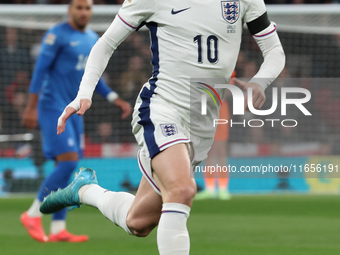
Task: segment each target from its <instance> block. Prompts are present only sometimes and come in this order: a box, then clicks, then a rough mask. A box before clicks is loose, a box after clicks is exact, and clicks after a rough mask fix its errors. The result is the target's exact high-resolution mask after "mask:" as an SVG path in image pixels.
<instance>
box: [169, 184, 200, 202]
mask: <svg viewBox="0 0 340 255" xmlns="http://www.w3.org/2000/svg"><path fill="white" fill-rule="evenodd" d="M195 194H196V185H194V184H191V183H189V184H182V185H176V186H174V187H172V189H171V190H169V192H168V197H167V200H169V201H174V202H176V203H180V204H185V205H190V204H191V203H192V200H193V199H194V197H195Z"/></svg>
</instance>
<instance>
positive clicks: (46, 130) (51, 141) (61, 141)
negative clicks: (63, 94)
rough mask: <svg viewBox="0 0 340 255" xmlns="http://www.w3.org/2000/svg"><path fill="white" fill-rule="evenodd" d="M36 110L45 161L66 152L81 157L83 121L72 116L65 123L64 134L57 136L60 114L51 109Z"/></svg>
mask: <svg viewBox="0 0 340 255" xmlns="http://www.w3.org/2000/svg"><path fill="white" fill-rule="evenodd" d="M41 108H42V107H39V110H38V121H39V125H40V129H41V135H42V147H43V152H44V156H45V157H46V158H47V159H55V158H56V157H57V156H58V155H60V154H63V153H66V152H77V153H78V156H79V158H82V157H83V149H84V121H83V117H82V116H79V115H77V114H74V115H72V116H71V117H70V118H69V119H68V120H67V123H66V127H65V132H63V133H62V134H60V135H57V122H58V118H59V116H60V115H61V113H62V112H60V111H58V110H51V109H41Z"/></svg>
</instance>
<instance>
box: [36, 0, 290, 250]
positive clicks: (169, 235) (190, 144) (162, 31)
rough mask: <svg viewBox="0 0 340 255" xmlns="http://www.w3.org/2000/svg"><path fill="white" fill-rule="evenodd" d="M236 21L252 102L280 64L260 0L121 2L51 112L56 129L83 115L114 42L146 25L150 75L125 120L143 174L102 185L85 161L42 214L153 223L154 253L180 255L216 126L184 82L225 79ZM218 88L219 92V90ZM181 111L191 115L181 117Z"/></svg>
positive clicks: (132, 228) (234, 51)
mask: <svg viewBox="0 0 340 255" xmlns="http://www.w3.org/2000/svg"><path fill="white" fill-rule="evenodd" d="M244 23H246V24H247V26H248V29H249V31H250V33H251V34H253V36H254V38H255V40H256V42H257V44H258V45H259V47H260V49H261V51H262V53H263V57H264V62H263V64H262V66H261V68H260V70H259V72H258V73H257V74H256V75H255V77H254V78H253V79H252V80H251V81H249V82H248V83H246V82H243V81H240V80H237V79H236V80H234V82H235V84H236V85H237V86H239V87H241V88H242V89H243V90H245V91H246V89H247V88H248V87H252V90H253V93H252V101H253V105H254V107H255V108H256V109H260V108H261V107H262V105H263V103H264V101H265V95H264V90H265V88H266V87H267V86H269V85H270V83H271V82H272V81H273V80H274V79H275V78H276V77H277V76H278V75H279V74H280V72H281V71H282V69H283V67H284V65H285V55H284V52H283V49H282V46H281V43H280V40H279V37H278V35H277V33H276V25H275V24H274V23H271V22H270V21H269V20H268V16H267V12H266V8H265V4H264V2H263V0H239V1H220V0H204V1H203V0H188V1H180V0H168V1H161V0H126V1H125V2H124V4H123V6H122V8H121V9H120V10H119V13H118V14H117V16H116V18H115V19H114V21H113V22H112V24H111V25H110V27H109V28H108V29H107V31H106V32H105V33H104V35H103V36H102V37H101V38H100V39H99V40H98V42H97V43H96V45H95V46H94V47H93V49H92V51H91V53H90V56H89V59H88V62H87V65H86V69H85V73H84V76H83V79H82V82H81V84H80V88H79V92H78V95H77V97H76V98H75V100H74V101H72V102H71V103H70V104H69V105H68V106H67V107H66V108H65V110H64V112H63V114H62V115H61V116H60V118H59V120H58V133H61V132H63V131H64V128H65V124H66V120H67V119H68V117H69V116H70V115H72V114H74V113H76V112H77V114H80V115H82V114H84V113H85V111H86V110H87V109H88V108H89V107H90V106H91V98H92V94H93V90H94V88H95V85H96V84H97V82H98V79H99V78H100V76H101V75H102V73H103V71H104V69H105V67H106V65H107V63H108V60H109V58H110V57H111V55H112V53H113V51H114V50H115V49H116V48H117V46H118V45H119V44H120V43H122V42H123V41H124V39H125V38H126V37H127V36H128V35H129V34H130V33H131V32H132V31H134V30H136V29H138V28H139V27H140V26H142V25H146V26H147V27H148V28H149V29H150V36H151V51H152V54H153V58H152V64H153V74H152V77H151V78H150V79H149V81H148V82H147V83H145V84H144V86H143V88H142V90H141V92H140V94H139V96H138V98H137V101H136V105H135V108H134V113H133V120H132V127H133V133H134V135H135V137H136V140H137V142H138V144H139V145H140V146H141V150H140V151H139V152H138V155H137V158H138V163H139V166H140V169H141V171H142V173H143V177H142V180H141V182H140V186H139V189H138V191H137V194H136V196H134V195H132V194H129V193H126V192H111V191H108V190H106V189H103V188H102V187H100V186H99V185H97V181H96V176H95V172H94V171H93V170H91V169H85V170H82V171H80V173H79V174H78V176H77V177H76V178H75V180H74V181H73V182H72V183H71V184H70V185H69V186H68V187H67V188H65V189H63V190H60V191H58V192H55V193H53V194H51V195H49V196H48V197H47V198H46V199H45V201H44V202H43V204H42V205H41V208H40V210H41V211H42V212H43V213H51V212H52V211H55V210H59V209H60V208H63V207H66V206H80V204H81V203H82V204H86V205H91V206H94V207H96V208H98V209H99V210H100V211H101V212H102V214H103V215H104V216H106V217H107V218H108V219H109V220H111V221H112V222H114V223H115V224H116V225H118V226H120V227H122V228H123V229H124V230H125V231H126V232H127V233H129V234H132V235H136V236H146V235H148V234H149V233H150V232H151V231H152V229H153V228H155V227H156V226H157V225H158V230H157V244H158V250H159V253H160V254H161V255H184V254H189V250H190V241H189V234H188V230H187V227H186V222H187V218H188V217H189V213H190V208H191V205H192V201H193V198H194V196H195V194H196V183H195V180H194V178H192V177H191V173H192V170H193V166H195V165H196V164H198V163H199V162H202V161H203V160H204V159H205V158H206V156H207V152H208V151H209V149H210V147H211V145H212V143H213V139H214V133H215V128H214V127H212V125H208V124H207V123H212V119H213V118H216V116H218V109H216V111H209V114H208V115H206V116H204V119H203V117H202V116H201V114H200V109H199V108H198V109H196V108H195V107H192V105H191V103H190V93H192V91H191V89H192V88H190V87H192V86H191V85H190V80H191V79H195V80H198V81H199V79H197V78H199V77H203V78H214V79H216V78H217V79H218V80H220V81H223V83H225V84H226V83H228V81H229V79H230V76H231V75H232V72H233V70H234V68H235V64H236V60H237V57H238V53H239V50H240V43H241V35H242V30H243V24H244ZM257 78H263V79H257ZM198 83H199V82H198ZM206 85H207V86H212V87H213V86H214V84H206ZM194 87H195V86H194ZM197 89H198V88H197ZM218 92H219V93H221V94H223V91H222V90H218ZM220 96H221V97H222V96H223V95H220ZM208 107H209V105H208ZM193 108H194V109H193ZM190 118H193V119H194V120H195V121H194V122H193V121H191V122H190ZM217 118H218V117H217ZM70 194H72V195H70Z"/></svg>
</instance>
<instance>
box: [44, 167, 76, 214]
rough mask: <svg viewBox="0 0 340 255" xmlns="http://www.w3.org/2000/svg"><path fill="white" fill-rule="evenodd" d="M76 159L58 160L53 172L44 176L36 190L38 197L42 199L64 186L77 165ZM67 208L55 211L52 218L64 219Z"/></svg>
mask: <svg viewBox="0 0 340 255" xmlns="http://www.w3.org/2000/svg"><path fill="white" fill-rule="evenodd" d="M77 164H78V162H77V161H59V162H58V164H57V165H56V167H55V168H54V170H53V172H52V173H51V174H50V175H49V176H47V177H46V178H45V180H44V181H43V183H42V184H41V186H40V190H39V192H38V199H39V200H40V201H43V200H44V197H46V196H47V195H48V194H50V193H51V191H56V190H57V189H59V188H61V189H63V188H65V187H66V186H67V185H68V184H69V180H70V177H71V175H72V173H73V171H74V169H75V168H76V167H77ZM66 214H67V208H65V209H62V210H60V211H59V212H56V213H54V214H53V216H52V220H64V219H65V218H66Z"/></svg>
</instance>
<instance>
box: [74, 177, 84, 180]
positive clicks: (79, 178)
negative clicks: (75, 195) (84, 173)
mask: <svg viewBox="0 0 340 255" xmlns="http://www.w3.org/2000/svg"><path fill="white" fill-rule="evenodd" d="M76 180H84V177H78V178H76Z"/></svg>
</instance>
